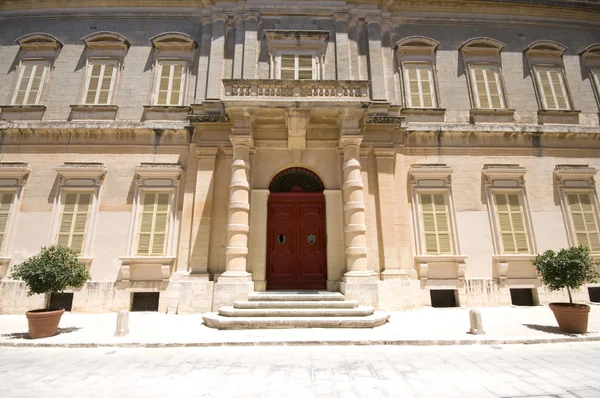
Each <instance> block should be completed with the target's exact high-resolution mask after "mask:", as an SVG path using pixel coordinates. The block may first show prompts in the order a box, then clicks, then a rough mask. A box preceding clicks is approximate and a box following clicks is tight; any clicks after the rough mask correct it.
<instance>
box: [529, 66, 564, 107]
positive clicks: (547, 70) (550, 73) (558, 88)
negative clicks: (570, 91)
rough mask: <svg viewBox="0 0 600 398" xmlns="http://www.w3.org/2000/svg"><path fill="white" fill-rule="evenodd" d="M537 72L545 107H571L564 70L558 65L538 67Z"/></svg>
mask: <svg viewBox="0 0 600 398" xmlns="http://www.w3.org/2000/svg"><path fill="white" fill-rule="evenodd" d="M536 74H537V78H538V82H539V88H540V96H541V98H542V103H543V105H544V109H562V110H569V109H571V106H570V104H569V101H568V96H567V88H566V86H565V82H564V77H563V74H562V70H561V69H560V68H558V67H537V68H536Z"/></svg>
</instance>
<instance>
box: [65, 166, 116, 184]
mask: <svg viewBox="0 0 600 398" xmlns="http://www.w3.org/2000/svg"><path fill="white" fill-rule="evenodd" d="M106 171H107V169H106V167H105V166H104V163H101V162H65V163H64V164H63V165H62V166H60V167H57V168H56V172H57V173H58V175H59V177H60V182H61V185H65V186H96V185H100V184H102V182H103V181H104V176H105V175H106Z"/></svg>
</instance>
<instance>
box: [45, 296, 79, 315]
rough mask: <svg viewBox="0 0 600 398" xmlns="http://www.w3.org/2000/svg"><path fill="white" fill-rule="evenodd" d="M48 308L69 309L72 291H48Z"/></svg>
mask: <svg viewBox="0 0 600 398" xmlns="http://www.w3.org/2000/svg"><path fill="white" fill-rule="evenodd" d="M48 307H49V308H56V309H59V308H64V309H65V311H71V308H73V293H50V303H49V304H48Z"/></svg>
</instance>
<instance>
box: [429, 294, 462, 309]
mask: <svg viewBox="0 0 600 398" xmlns="http://www.w3.org/2000/svg"><path fill="white" fill-rule="evenodd" d="M430 293H431V306H432V307H434V308H447V307H458V303H457V302H456V301H457V300H456V290H453V289H449V290H443V289H442V290H437V289H436V290H430Z"/></svg>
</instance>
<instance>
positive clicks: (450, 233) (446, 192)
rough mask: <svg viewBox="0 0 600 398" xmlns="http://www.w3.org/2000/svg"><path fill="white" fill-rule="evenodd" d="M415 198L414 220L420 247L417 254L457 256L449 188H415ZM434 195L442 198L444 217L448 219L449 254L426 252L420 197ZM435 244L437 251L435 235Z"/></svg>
mask: <svg viewBox="0 0 600 398" xmlns="http://www.w3.org/2000/svg"><path fill="white" fill-rule="evenodd" d="M415 191H416V192H415V197H416V202H415V204H416V207H417V209H416V219H417V222H418V223H419V224H418V226H419V228H418V229H419V245H420V248H419V249H420V250H419V253H420V254H422V255H424V256H455V255H457V249H456V238H455V233H453V229H454V225H455V221H454V218H453V214H452V213H453V211H452V208H451V203H450V188H417V189H415ZM423 194H425V195H427V194H429V195H435V194H442V195H443V196H444V202H445V206H446V209H447V213H446V216H447V218H448V220H447V221H448V236H449V240H450V248H451V250H450V253H440V252H439V250H438V252H437V253H428V252H427V244H426V237H425V235H426V234H425V227H424V217H423V207H422V204H421V195H423ZM436 230H437V224H436ZM436 243H437V246H438V249H439V236H438V234H437V233H436Z"/></svg>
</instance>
